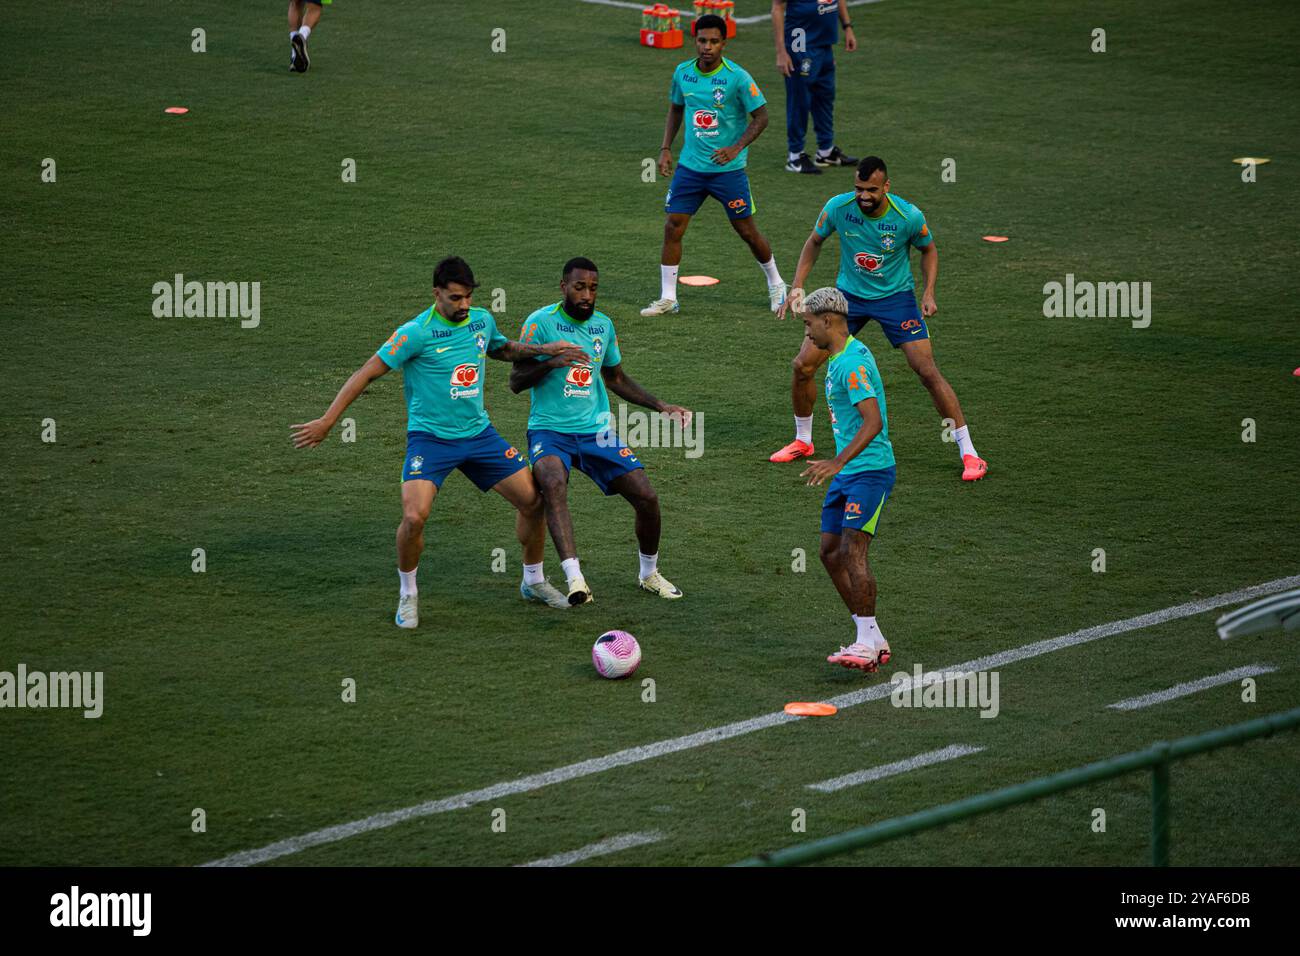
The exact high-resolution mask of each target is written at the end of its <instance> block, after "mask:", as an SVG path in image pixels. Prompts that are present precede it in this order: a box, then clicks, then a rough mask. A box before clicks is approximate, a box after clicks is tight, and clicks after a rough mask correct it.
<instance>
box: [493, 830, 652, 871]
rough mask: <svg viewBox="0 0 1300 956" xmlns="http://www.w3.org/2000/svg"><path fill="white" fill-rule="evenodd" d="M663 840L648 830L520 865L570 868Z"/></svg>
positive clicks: (626, 834) (611, 838) (625, 834)
mask: <svg viewBox="0 0 1300 956" xmlns="http://www.w3.org/2000/svg"><path fill="white" fill-rule="evenodd" d="M663 838H664V835H663V834H662V833H660V832H659V831H658V830H647V831H646V832H644V833H624V834H623V835H622V836H616V837H610V838H609V839H608V840H601V841H600V842H599V843H592V844H590V845H589V846H584V847H583V848H582V849H581V850H570V851H569V852H568V853H557V854H555V856H548V857H547V858H546V859H544V860H533V862H532V863H520V864H518V865H519V866H568V865H569V864H570V863H581V862H582V861H583V860H590V859H591V858H592V857H595V856H605V855H607V854H610V853H617V852H618V851H619V850H629V849H631V848H632V847H634V846H645V845H646V844H648V843H658V842H659V841H660V840H662V839H663Z"/></svg>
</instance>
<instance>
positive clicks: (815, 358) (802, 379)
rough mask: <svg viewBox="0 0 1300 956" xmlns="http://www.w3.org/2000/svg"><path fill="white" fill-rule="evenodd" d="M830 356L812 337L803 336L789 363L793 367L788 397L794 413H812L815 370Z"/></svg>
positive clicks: (815, 392)
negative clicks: (801, 342) (797, 352)
mask: <svg viewBox="0 0 1300 956" xmlns="http://www.w3.org/2000/svg"><path fill="white" fill-rule="evenodd" d="M830 357H831V353H830V352H828V351H826V350H825V349H822V348H818V347H817V345H816V343H815V342H813V340H812V339H810V338H807V337H806V336H805V337H804V340H803V344H802V345H800V346H799V354H798V355H796V356H795V357H794V361H793V362H791V363H790V364H791V366H792V367H793V368H794V378H793V380H792V381H791V385H790V398H791V400H792V401H793V402H794V413H795V415H797V416H799V417H805V416H808V415H811V414H812V413H813V404H814V403H815V402H816V401H817V370H818V369H819V368H821V367H822V366H823V365H825V364H826V360H827V359H828V358H830Z"/></svg>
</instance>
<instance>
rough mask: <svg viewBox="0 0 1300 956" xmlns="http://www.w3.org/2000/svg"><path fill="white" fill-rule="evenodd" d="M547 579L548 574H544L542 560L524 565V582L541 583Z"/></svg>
mask: <svg viewBox="0 0 1300 956" xmlns="http://www.w3.org/2000/svg"><path fill="white" fill-rule="evenodd" d="M545 580H546V575H544V574H542V562H541V561H538V562H537V563H536V564H525V565H524V584H541V583H542V582H543V581H545Z"/></svg>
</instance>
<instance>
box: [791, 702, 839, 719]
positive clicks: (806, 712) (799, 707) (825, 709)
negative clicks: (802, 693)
mask: <svg viewBox="0 0 1300 956" xmlns="http://www.w3.org/2000/svg"><path fill="white" fill-rule="evenodd" d="M838 710H839V708H838V707H836V706H835V705H834V704H809V703H805V702H803V701H795V702H794V703H792V704H786V705H785V712H786V713H787V714H794V715H795V716H796V717H829V716H831V714H834V713H836V712H837V711H838Z"/></svg>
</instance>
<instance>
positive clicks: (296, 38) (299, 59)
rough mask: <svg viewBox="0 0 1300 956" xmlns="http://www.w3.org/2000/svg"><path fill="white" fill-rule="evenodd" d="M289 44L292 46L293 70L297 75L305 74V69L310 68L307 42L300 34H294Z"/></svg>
mask: <svg viewBox="0 0 1300 956" xmlns="http://www.w3.org/2000/svg"><path fill="white" fill-rule="evenodd" d="M289 42H290V43H292V44H293V68H294V69H295V70H297V71H298V72H299V73H306V72H307V67H309V66H311V60H310V59H309V58H308V56H307V41H306V40H304V39H303V38H302V34H301V33H295V34H294V35H293V38H292V39H291V40H290V41H289Z"/></svg>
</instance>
